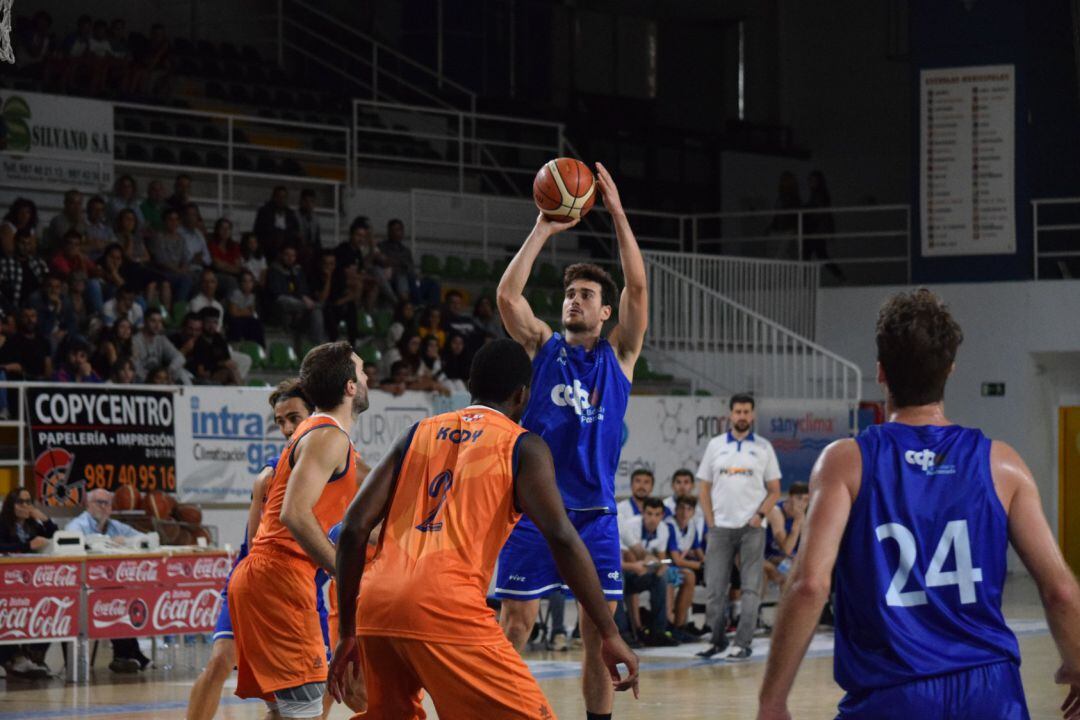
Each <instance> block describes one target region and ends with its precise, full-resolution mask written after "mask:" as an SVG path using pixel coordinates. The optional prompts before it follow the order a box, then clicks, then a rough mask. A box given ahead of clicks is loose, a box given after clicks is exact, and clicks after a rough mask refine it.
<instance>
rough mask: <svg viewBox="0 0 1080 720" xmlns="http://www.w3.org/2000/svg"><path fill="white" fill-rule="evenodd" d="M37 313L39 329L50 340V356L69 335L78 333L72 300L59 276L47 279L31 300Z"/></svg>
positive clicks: (50, 276)
mask: <svg viewBox="0 0 1080 720" xmlns="http://www.w3.org/2000/svg"><path fill="white" fill-rule="evenodd" d="M29 303H30V306H31V307H33V308H34V310H35V311H36V313H37V327H38V330H39V331H40V332H41V335H42V336H43V337H47V338H49V343H50V348H51V350H50V353H49V354H50V355H51V354H52V351H54V350H56V348H57V347H59V345H60V341H61V340H63V339H64V338H65V337H66V336H67V335H69V334H71V333H75V332H77V331H78V322H79V321H78V317H77V316H76V313H75V308H74V307H73V305H72V303H71V298H70V297H69V296H68V294H67V293H65V292H64V281H63V280H61V279H60V277H59V276H57V275H49V276H48V277H47V278H45V284H44V285H43V286H42V287H41V288H40V289H38V290H36V291H34V293H33V294H32V295H31V296H30V298H29Z"/></svg>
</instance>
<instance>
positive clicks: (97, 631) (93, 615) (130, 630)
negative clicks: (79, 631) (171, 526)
mask: <svg viewBox="0 0 1080 720" xmlns="http://www.w3.org/2000/svg"><path fill="white" fill-rule="evenodd" d="M87 604H88V607H87V618H88V622H89V627H88V628H87V634H88V635H89V637H90V638H91V639H92V640H96V639H103V638H125V637H146V636H150V635H172V634H176V635H185V634H188V633H206V632H211V631H212V630H213V629H214V623H215V622H216V620H217V614H218V610H219V609H220V608H221V588H220V587H217V586H211V585H201V586H199V585H193V586H190V587H170V586H157V587H147V588H136V589H129V588H112V589H106V590H91V591H90V592H89V593H88V594H87Z"/></svg>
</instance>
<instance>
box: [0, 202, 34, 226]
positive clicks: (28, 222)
mask: <svg viewBox="0 0 1080 720" xmlns="http://www.w3.org/2000/svg"><path fill="white" fill-rule="evenodd" d="M3 222H4V223H7V224H8V225H10V226H11V227H12V228H13V229H14V230H15V232H16V233H18V232H19V231H20V230H25V231H27V232H29V233H32V234H34V235H36V234H37V231H38V211H37V205H36V204H35V203H34V201H33V200H29V199H27V198H23V197H19V198H15V200H14V202H12V203H11V207H10V208H8V211H7V215H5V216H4V220H3Z"/></svg>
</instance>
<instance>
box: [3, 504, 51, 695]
mask: <svg viewBox="0 0 1080 720" xmlns="http://www.w3.org/2000/svg"><path fill="white" fill-rule="evenodd" d="M56 531H57V527H56V523H54V522H53V521H52V520H50V519H49V516H48V515H46V514H45V513H44V512H42V511H41V510H40V509H39V508H37V507H36V506H35V505H34V500H33V498H32V497H31V496H30V491H29V490H28V489H27V488H25V487H20V488H15V489H14V490H12V491H11V492H9V493H8V494H7V497H5V498H4V505H3V508H2V509H0V553H5V554H8V553H20V554H25V553H33V552H41V551H43V550H45V548H47V547H48V546H49V539H50V538H52V536H53V535H54V534H55V533H56ZM48 650H49V644H48V643H27V644H23V645H5V646H0V665H2V667H3V668H4V669H6V670H7V671H8V672H11V673H13V674H14V675H18V676H21V677H48V676H49V674H50V671H49V666H48V665H46V664H45V655H46V654H47V653H48ZM0 677H3V675H2V674H0Z"/></svg>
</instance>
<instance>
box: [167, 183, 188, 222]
mask: <svg viewBox="0 0 1080 720" xmlns="http://www.w3.org/2000/svg"><path fill="white" fill-rule="evenodd" d="M190 202H191V176H190V175H188V174H187V173H180V174H179V175H177V176H176V179H175V180H173V194H172V195H170V196H169V197H168V198H167V199H166V200H165V205H166V206H168V207H170V208H172V209H173V210H175V211H176V212H177V213H183V212H184V206H185V205H187V204H188V203H190ZM161 217H162V219H163V220H164V219H165V215H164V214H162V216H161Z"/></svg>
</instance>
